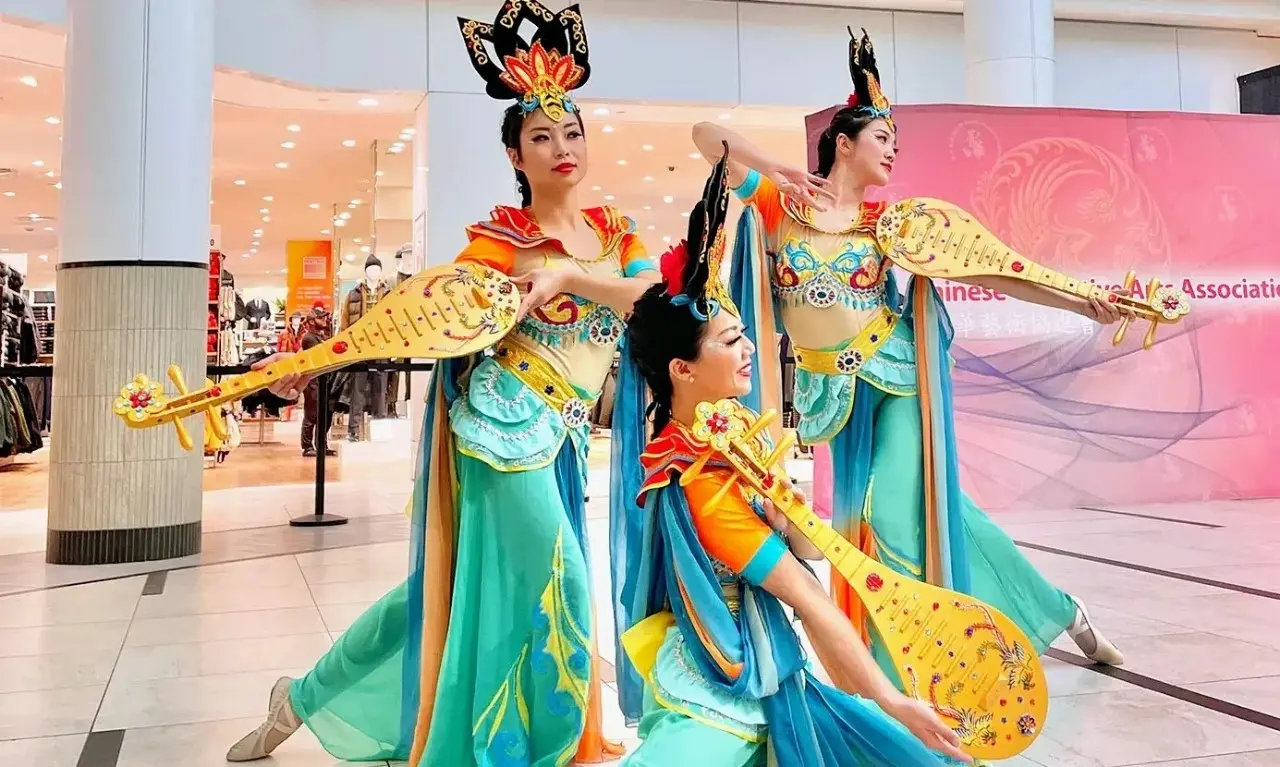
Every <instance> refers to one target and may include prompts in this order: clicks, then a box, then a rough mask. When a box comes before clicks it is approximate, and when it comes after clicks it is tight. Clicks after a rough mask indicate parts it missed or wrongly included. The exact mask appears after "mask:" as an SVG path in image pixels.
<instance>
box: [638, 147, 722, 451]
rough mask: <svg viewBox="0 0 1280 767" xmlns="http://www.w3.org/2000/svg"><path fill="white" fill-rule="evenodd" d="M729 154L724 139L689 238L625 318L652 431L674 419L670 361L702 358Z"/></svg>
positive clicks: (665, 262)
mask: <svg viewBox="0 0 1280 767" xmlns="http://www.w3.org/2000/svg"><path fill="white" fill-rule="evenodd" d="M728 157H729V147H728V145H727V144H726V145H725V148H724V156H722V157H721V158H720V160H719V161H718V162H717V163H716V164H715V167H714V168H712V170H711V177H710V178H708V179H707V184H706V186H705V187H704V188H703V191H702V199H701V200H699V201H698V203H697V205H695V206H694V208H693V210H692V211H690V213H689V234H688V237H687V238H686V239H685V241H684V242H681V243H680V244H679V245H677V246H675V247H674V248H672V249H671V251H669V252H668V253H667V254H666V255H665V256H663V258H662V277H663V281H662V282H660V283H658V284H657V285H654V286H652V287H650V288H649V289H648V290H646V291H645V293H644V295H642V296H641V297H640V300H638V301H636V303H635V306H634V307H633V308H632V310H631V317H630V318H629V319H628V320H627V353H628V354H630V355H631V358H632V360H634V361H635V363H636V367H637V368H639V369H640V374H641V375H642V376H644V380H645V383H647V384H648V385H649V392H650V396H651V400H650V405H649V412H650V414H651V415H652V417H653V434H654V436H657V435H658V433H659V432H661V431H662V430H663V429H664V428H666V426H667V424H668V423H670V421H671V397H672V394H673V393H674V387H673V385H672V383H671V370H670V366H671V361H672V360H685V361H686V362H693V361H694V360H696V359H698V351H699V349H700V348H701V346H702V339H703V337H704V336H705V335H706V332H707V320H706V319H704V318H706V317H709V316H711V314H713V313H714V311H715V308H714V303H713V301H712V300H711V299H709V298H708V297H707V286H708V281H709V280H710V279H711V269H712V264H711V259H710V258H709V254H710V250H711V248H712V246H713V244H714V243H715V241H716V236H717V235H718V234H719V233H720V230H721V229H723V228H724V222H725V218H726V216H727V215H728V187H727V183H728V181H727V172H728ZM716 279H719V275H716ZM678 296H681V297H683V296H687V297H688V298H689V301H683V300H673V298H677V297H678ZM694 310H696V311H694Z"/></svg>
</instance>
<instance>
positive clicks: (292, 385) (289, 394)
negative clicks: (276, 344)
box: [249, 352, 315, 402]
mask: <svg viewBox="0 0 1280 767" xmlns="http://www.w3.org/2000/svg"><path fill="white" fill-rule="evenodd" d="M292 356H293V353H292V352H276V353H275V354H273V355H271V356H270V357H266V358H264V359H260V360H258V361H257V362H255V363H253V364H252V365H250V366H249V369H250V370H262V369H263V368H265V367H267V366H268V365H274V364H275V363H277V362H280V361H282V360H286V359H288V358H290V357H292ZM312 378H315V376H309V375H301V374H299V373H287V374H285V375H282V376H280V377H279V378H278V379H276V381H275V382H274V383H272V384H271V385H270V386H268V387H267V391H269V392H271V393H272V394H274V395H276V396H277V397H280V398H281V399H287V400H289V401H290V402H292V401H294V400H296V399H298V397H299V396H300V395H301V394H302V390H303V389H305V388H307V384H309V383H311V379H312Z"/></svg>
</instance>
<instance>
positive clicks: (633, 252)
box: [618, 234, 657, 277]
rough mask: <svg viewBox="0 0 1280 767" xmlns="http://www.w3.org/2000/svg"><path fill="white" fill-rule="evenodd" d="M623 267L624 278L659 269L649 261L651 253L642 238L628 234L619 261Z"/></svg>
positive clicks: (623, 242)
mask: <svg viewBox="0 0 1280 767" xmlns="http://www.w3.org/2000/svg"><path fill="white" fill-rule="evenodd" d="M618 263H619V265H621V266H622V276H623V277H635V276H637V275H639V274H641V273H643V272H648V271H654V270H656V269H657V267H656V266H654V265H653V261H651V260H650V259H649V251H648V250H647V249H646V248H645V246H644V243H643V242H641V241H640V237H639V236H637V235H635V234H628V235H627V236H626V237H625V238H624V239H623V241H622V257H621V258H620V259H619V261H618Z"/></svg>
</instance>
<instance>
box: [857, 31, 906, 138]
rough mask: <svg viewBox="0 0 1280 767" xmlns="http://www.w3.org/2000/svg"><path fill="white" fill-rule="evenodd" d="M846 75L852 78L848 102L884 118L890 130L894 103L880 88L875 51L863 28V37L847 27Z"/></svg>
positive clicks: (872, 114) (892, 126)
mask: <svg viewBox="0 0 1280 767" xmlns="http://www.w3.org/2000/svg"><path fill="white" fill-rule="evenodd" d="M849 76H850V77H851V78H853V93H851V94H849V101H848V104H849V106H851V107H858V108H859V109H860V110H863V111H865V112H866V113H867V114H869V115H871V116H872V117H879V118H883V119H884V121H885V122H887V123H889V127H890V128H891V129H893V130H897V128H896V127H895V126H894V124H893V106H892V105H891V104H890V103H889V99H888V98H886V97H885V95H884V91H882V90H880V70H879V69H878V68H876V52H875V50H874V49H873V48H872V47H871V36H870V35H868V34H867V30H865V29H864V30H862V38H861V39H859V38H858V37H857V36H856V35H854V34H853V27H849Z"/></svg>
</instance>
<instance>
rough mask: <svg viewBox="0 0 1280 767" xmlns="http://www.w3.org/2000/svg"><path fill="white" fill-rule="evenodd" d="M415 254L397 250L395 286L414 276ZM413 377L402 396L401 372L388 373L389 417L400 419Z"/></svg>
mask: <svg viewBox="0 0 1280 767" xmlns="http://www.w3.org/2000/svg"><path fill="white" fill-rule="evenodd" d="M412 253H413V246H412V245H401V246H400V248H399V249H397V250H396V276H395V284H396V285H399V284H400V283H402V282H404V281H405V280H407V279H409V278H410V277H412V276H413V264H411V263H410V262H409V258H408V256H410V255H411V254H412ZM411 377H412V376H411V375H406V376H404V377H403V380H404V384H405V385H404V396H403V397H401V394H400V388H401V387H400V381H401V376H400V371H398V370H392V371H390V372H388V373H387V415H388V416H389V417H391V418H399V417H400V411H399V410H398V409H397V408H396V403H397V402H399V401H400V400H402V399H403V400H404V401H406V402H407V401H408V400H409V380H410V378H411Z"/></svg>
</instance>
